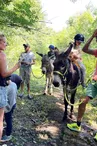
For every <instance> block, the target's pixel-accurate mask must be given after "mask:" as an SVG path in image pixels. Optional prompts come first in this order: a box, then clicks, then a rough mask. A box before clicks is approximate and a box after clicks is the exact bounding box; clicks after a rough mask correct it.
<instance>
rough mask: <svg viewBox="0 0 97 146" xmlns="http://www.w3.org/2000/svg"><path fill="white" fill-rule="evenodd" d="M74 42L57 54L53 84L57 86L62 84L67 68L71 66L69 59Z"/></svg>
mask: <svg viewBox="0 0 97 146" xmlns="http://www.w3.org/2000/svg"><path fill="white" fill-rule="evenodd" d="M72 46H73V45H72V44H70V46H69V48H68V49H67V50H66V51H65V52H62V53H61V54H59V55H58V56H57V58H56V59H55V61H54V80H53V84H54V86H55V87H59V86H60V85H61V84H62V81H63V78H65V76H66V73H67V70H68V68H69V65H70V63H69V59H68V56H69V54H70V52H71V49H72Z"/></svg>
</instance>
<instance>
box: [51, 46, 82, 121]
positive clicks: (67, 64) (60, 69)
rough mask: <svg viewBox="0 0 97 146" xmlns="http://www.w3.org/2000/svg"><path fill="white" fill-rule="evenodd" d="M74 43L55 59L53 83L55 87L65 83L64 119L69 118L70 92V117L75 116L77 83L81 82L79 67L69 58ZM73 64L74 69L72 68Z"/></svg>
mask: <svg viewBox="0 0 97 146" xmlns="http://www.w3.org/2000/svg"><path fill="white" fill-rule="evenodd" d="M72 46H73V45H72V44H70V46H69V48H68V49H67V50H66V51H65V52H62V53H60V54H59V55H58V56H57V58H56V59H55V61H54V73H53V75H54V78H53V85H54V86H55V87H59V86H60V85H61V84H62V85H63V93H64V104H65V111H64V116H63V121H66V120H67V114H68V113H67V108H68V104H69V102H68V100H67V99H68V94H70V103H71V109H70V118H72V116H73V104H74V102H75V94H76V91H77V85H78V84H79V80H80V75H79V69H78V67H77V66H76V65H74V64H72V62H71V60H70V59H69V54H70V52H71V49H72ZM71 65H73V69H74V70H72V69H71Z"/></svg>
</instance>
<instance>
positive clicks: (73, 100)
mask: <svg viewBox="0 0 97 146" xmlns="http://www.w3.org/2000/svg"><path fill="white" fill-rule="evenodd" d="M75 94H76V90H75V91H74V92H73V93H72V94H71V99H70V103H71V104H74V103H75ZM73 115H74V106H72V105H71V109H70V115H69V116H70V118H71V119H73Z"/></svg>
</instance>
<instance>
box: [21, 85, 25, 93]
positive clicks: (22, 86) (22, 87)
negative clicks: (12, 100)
mask: <svg viewBox="0 0 97 146" xmlns="http://www.w3.org/2000/svg"><path fill="white" fill-rule="evenodd" d="M23 89H24V82H22V83H21V92H22V93H23Z"/></svg>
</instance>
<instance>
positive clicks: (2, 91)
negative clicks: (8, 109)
mask: <svg viewBox="0 0 97 146" xmlns="http://www.w3.org/2000/svg"><path fill="white" fill-rule="evenodd" d="M6 105H7V90H6V87H2V86H0V108H3V107H5V106H6Z"/></svg>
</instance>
